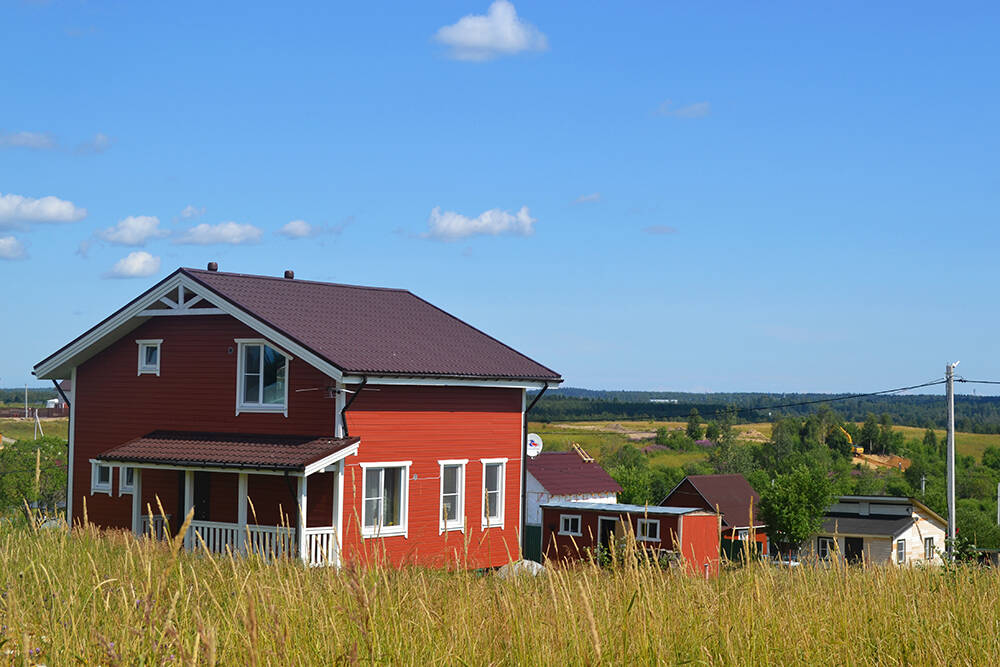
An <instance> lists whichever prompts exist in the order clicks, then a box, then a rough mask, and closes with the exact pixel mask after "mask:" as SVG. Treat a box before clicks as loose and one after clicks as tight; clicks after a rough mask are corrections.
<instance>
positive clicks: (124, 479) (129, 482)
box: [118, 466, 135, 496]
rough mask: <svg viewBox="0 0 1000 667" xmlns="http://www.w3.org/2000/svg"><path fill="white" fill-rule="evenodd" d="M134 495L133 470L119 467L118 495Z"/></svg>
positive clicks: (130, 467)
mask: <svg viewBox="0 0 1000 667" xmlns="http://www.w3.org/2000/svg"><path fill="white" fill-rule="evenodd" d="M126 493H135V468H133V467H132V466H121V467H120V468H119V469H118V495H119V496H121V495H124V494H126Z"/></svg>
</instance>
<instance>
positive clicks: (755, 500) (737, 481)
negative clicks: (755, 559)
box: [660, 474, 768, 558]
mask: <svg viewBox="0 0 1000 667" xmlns="http://www.w3.org/2000/svg"><path fill="white" fill-rule="evenodd" d="M660 504H661V505H664V506H669V507H699V508H701V509H705V510H709V511H713V512H716V511H717V512H719V514H721V515H722V525H721V529H720V532H721V534H722V541H721V543H720V544H721V545H722V550H723V552H725V554H726V555H727V556H729V557H730V558H741V557H742V555H743V545H744V544H747V543H748V542H751V541H752V543H753V544H754V545H755V547H754V548H755V550H756V552H757V553H758V554H761V555H763V556H767V553H768V545H767V526H765V525H764V523H763V522H762V521H760V519H758V518H757V507H758V506H759V505H760V495H759V494H758V493H757V492H756V491H754V488H753V487H752V486H750V482H748V481H747V479H746V477H744V476H743V475H738V474H733V475H688V476H687V477H685V478H684V479H683V480H681V483H680V484H678V485H677V486H676V487H674V490H673V491H671V492H670V493H669V494H668V495H667V497H666V498H664V499H663V502H661V503H660Z"/></svg>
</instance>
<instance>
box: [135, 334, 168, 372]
mask: <svg viewBox="0 0 1000 667" xmlns="http://www.w3.org/2000/svg"><path fill="white" fill-rule="evenodd" d="M135 342H136V343H137V344H138V345H139V373H138V374H139V375H146V374H148V375H159V374H160V344H161V343H163V340H162V339H156V340H137V341H135Z"/></svg>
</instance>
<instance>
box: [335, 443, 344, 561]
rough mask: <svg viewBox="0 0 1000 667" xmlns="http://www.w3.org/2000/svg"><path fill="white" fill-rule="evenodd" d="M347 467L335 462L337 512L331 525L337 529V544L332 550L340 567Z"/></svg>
mask: <svg viewBox="0 0 1000 667" xmlns="http://www.w3.org/2000/svg"><path fill="white" fill-rule="evenodd" d="M346 466H347V461H345V460H343V459H341V460H340V461H338V462H337V497H336V500H337V510H336V514H334V515H333V525H335V526H336V527H337V532H336V535H337V537H336V539H337V543H336V544H335V545H334V548H335V549H336V550H337V553H336V556H335V558H336V561H335V562H336V565H337V567H340V562H341V558H340V552H341V549H343V545H344V516H345V510H344V468H345V467H346Z"/></svg>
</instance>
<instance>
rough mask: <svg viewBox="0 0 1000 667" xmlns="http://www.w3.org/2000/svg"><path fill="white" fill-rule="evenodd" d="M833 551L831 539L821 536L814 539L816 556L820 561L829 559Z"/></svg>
mask: <svg viewBox="0 0 1000 667" xmlns="http://www.w3.org/2000/svg"><path fill="white" fill-rule="evenodd" d="M835 550H836V547H835V546H834V541H833V538H832V537H826V536H823V537H817V538H816V556H818V557H819V558H820V560H827V559H829V558H830V557H831V556H832V555H833V553H834V551H835Z"/></svg>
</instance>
